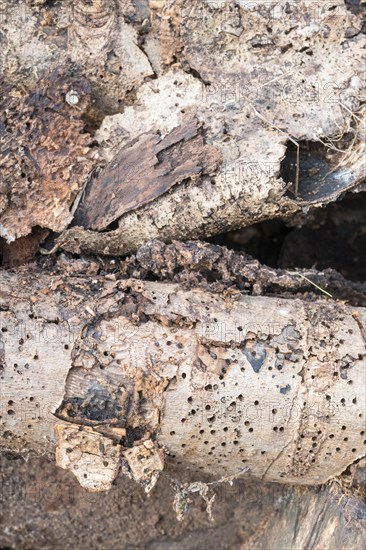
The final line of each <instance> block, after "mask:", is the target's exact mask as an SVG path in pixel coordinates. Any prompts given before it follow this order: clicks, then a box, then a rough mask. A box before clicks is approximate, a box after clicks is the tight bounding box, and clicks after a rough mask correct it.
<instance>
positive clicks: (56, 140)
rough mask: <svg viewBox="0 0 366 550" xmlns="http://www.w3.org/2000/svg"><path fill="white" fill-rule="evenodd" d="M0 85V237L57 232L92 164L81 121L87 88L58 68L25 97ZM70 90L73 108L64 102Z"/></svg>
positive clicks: (18, 90)
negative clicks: (36, 230)
mask: <svg viewBox="0 0 366 550" xmlns="http://www.w3.org/2000/svg"><path fill="white" fill-rule="evenodd" d="M0 85H1V87H2V92H3V93H2V97H1V105H0V111H1V121H0V129H1V133H2V135H3V142H2V150H1V155H0V163H1V166H2V168H1V171H2V178H1V185H0V235H1V236H2V237H4V238H5V239H6V241H7V242H9V243H10V242H12V241H14V240H15V239H17V238H19V237H23V236H25V235H28V234H29V233H30V232H31V230H32V228H33V227H35V226H39V227H41V228H48V229H52V230H53V231H57V232H60V231H62V230H63V229H65V227H66V226H67V225H68V224H69V223H70V221H71V219H72V214H71V212H70V208H71V205H72V202H73V200H74V198H75V197H76V194H77V193H78V191H79V190H80V189H81V188H82V186H83V183H84V182H85V180H86V178H87V176H88V174H89V172H90V170H91V168H92V166H93V163H95V160H96V159H95V156H96V155H95V154H92V152H91V149H90V142H91V137H90V135H89V134H86V133H83V127H84V123H83V122H82V120H81V116H82V114H83V113H84V112H85V110H86V108H87V105H88V103H89V99H90V85H89V83H88V82H87V81H86V80H85V79H77V80H76V79H75V78H71V77H68V76H63V75H61V74H58V71H57V70H56V71H55V72H53V73H51V74H50V75H48V76H47V77H44V78H43V79H42V80H40V81H39V82H38V83H37V87H36V89H35V90H33V91H32V92H31V93H30V94H28V93H27V92H26V91H25V90H24V89H22V87H21V86H19V85H18V86H15V85H14V86H12V85H9V84H6V83H5V82H2V83H1V84H0ZM70 90H73V91H74V94H76V95H75V97H76V96H77V103H76V104H72V105H71V104H69V103H68V102H67V101H66V98H67V94H68V93H69V92H70Z"/></svg>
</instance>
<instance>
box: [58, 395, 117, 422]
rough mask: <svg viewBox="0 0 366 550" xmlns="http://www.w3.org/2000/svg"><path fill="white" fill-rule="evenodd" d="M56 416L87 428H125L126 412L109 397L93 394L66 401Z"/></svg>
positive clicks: (70, 398)
mask: <svg viewBox="0 0 366 550" xmlns="http://www.w3.org/2000/svg"><path fill="white" fill-rule="evenodd" d="M55 416H57V417H58V418H60V419H62V420H66V421H68V422H74V423H77V424H81V425H85V426H94V425H97V424H113V425H115V426H120V427H124V425H125V423H126V411H124V410H123V407H121V406H120V405H119V404H118V403H116V401H115V400H113V399H111V396H109V395H100V394H92V395H88V396H87V397H84V398H83V397H69V398H67V399H64V400H63V401H62V403H61V405H60V407H58V409H57V410H56V412H55Z"/></svg>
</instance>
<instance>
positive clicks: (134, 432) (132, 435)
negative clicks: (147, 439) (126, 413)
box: [122, 426, 145, 447]
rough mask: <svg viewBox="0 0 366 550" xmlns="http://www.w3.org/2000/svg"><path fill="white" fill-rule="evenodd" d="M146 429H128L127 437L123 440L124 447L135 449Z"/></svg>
mask: <svg viewBox="0 0 366 550" xmlns="http://www.w3.org/2000/svg"><path fill="white" fill-rule="evenodd" d="M144 433H145V432H144V429H143V428H141V427H140V426H138V427H137V428H130V427H127V428H126V437H124V438H123V439H122V445H123V446H124V447H133V444H134V442H135V441H140V440H141V439H142V437H143V435H144Z"/></svg>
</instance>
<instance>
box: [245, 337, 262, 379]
mask: <svg viewBox="0 0 366 550" xmlns="http://www.w3.org/2000/svg"><path fill="white" fill-rule="evenodd" d="M242 353H243V354H244V355H245V357H246V358H247V359H248V361H249V363H250V364H251V366H252V369H253V370H254V372H259V371H260V369H261V367H262V365H263V363H264V360H265V358H266V357H267V353H266V351H265V350H264V349H263V347H261V346H260V345H259V344H257V345H256V347H255V349H251V350H249V349H243V350H242Z"/></svg>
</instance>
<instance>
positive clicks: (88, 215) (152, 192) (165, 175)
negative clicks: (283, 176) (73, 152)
mask: <svg viewBox="0 0 366 550" xmlns="http://www.w3.org/2000/svg"><path fill="white" fill-rule="evenodd" d="M200 126H201V125H199V124H198V121H197V120H193V121H192V122H190V123H187V124H183V125H181V126H179V127H178V128H175V129H174V130H172V132H170V134H168V135H167V136H166V137H164V138H161V137H160V136H159V135H158V134H157V133H156V132H155V133H153V134H147V135H142V136H139V137H138V138H136V139H134V140H133V141H132V142H130V143H128V144H127V145H126V146H125V147H123V148H122V149H121V151H120V152H119V153H118V154H117V156H116V157H115V158H113V159H112V160H111V161H110V163H109V164H108V165H107V166H106V167H105V169H104V170H103V173H102V174H101V175H100V177H98V178H96V179H95V180H91V181H90V182H89V185H88V187H87V188H86V191H85V198H84V199H83V201H82V204H81V205H80V207H79V208H78V209H77V210H76V213H75V217H74V221H73V223H74V225H82V226H83V227H85V228H86V229H98V230H102V229H106V228H107V227H108V225H110V224H111V223H112V222H114V221H116V220H118V219H119V218H120V217H121V216H122V215H123V214H125V213H126V212H130V211H131V210H137V209H138V208H139V207H141V206H143V205H145V204H147V203H149V202H151V201H153V200H154V199H156V198H157V197H159V196H160V195H162V194H163V193H166V192H167V191H169V189H171V187H172V186H173V185H175V184H177V183H180V182H181V181H183V180H187V179H191V180H193V181H194V180H196V179H197V178H198V177H199V176H203V175H210V174H214V173H215V172H216V170H217V168H218V166H219V164H220V160H221V155H220V153H219V151H218V150H217V149H215V147H213V146H212V145H205V144H204V140H203V136H202V129H201V128H200Z"/></svg>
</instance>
